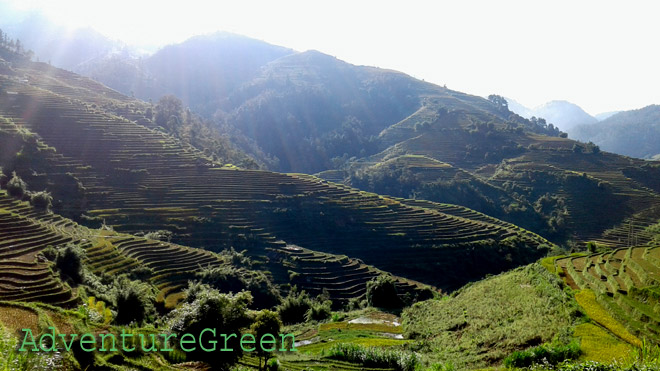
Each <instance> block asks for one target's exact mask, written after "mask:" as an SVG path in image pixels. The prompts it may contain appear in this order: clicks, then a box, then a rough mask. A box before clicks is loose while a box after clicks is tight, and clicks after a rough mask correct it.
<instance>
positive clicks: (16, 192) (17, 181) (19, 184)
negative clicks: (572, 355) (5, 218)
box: [7, 172, 27, 198]
mask: <svg viewBox="0 0 660 371" xmlns="http://www.w3.org/2000/svg"><path fill="white" fill-rule="evenodd" d="M26 192H27V183H25V182H24V181H23V179H21V178H20V177H19V176H18V175H16V172H13V173H12V177H11V179H9V182H8V183H7V193H9V195H10V196H12V197H16V198H21V197H23V195H24V194H25V193H26Z"/></svg>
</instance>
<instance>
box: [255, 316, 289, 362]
mask: <svg viewBox="0 0 660 371" xmlns="http://www.w3.org/2000/svg"><path fill="white" fill-rule="evenodd" d="M281 327H282V322H281V321H280V319H279V317H278V315H277V313H275V312H273V311H270V310H267V309H265V310H262V311H260V312H259V313H258V314H257V317H256V318H255V319H254V323H253V324H252V333H253V334H254V337H255V338H256V339H257V341H258V340H259V339H261V338H262V337H263V336H264V335H267V334H270V335H273V336H274V337H275V339H276V340H277V339H278V336H277V335H278V334H279V333H280V328H281ZM274 346H275V347H277V346H278V344H275V345H274ZM256 353H257V357H259V370H261V369H262V368H261V360H262V359H263V364H264V367H265V366H266V362H268V358H270V355H271V352H267V351H265V350H264V349H262V348H261V347H260V346H257V347H256Z"/></svg>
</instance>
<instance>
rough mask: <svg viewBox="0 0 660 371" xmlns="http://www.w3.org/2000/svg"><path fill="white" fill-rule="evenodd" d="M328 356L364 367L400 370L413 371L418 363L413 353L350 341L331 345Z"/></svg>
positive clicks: (416, 356)
mask: <svg viewBox="0 0 660 371" xmlns="http://www.w3.org/2000/svg"><path fill="white" fill-rule="evenodd" d="M328 358H332V359H337V360H340V361H347V362H352V363H359V364H361V365H363V366H365V367H374V368H375V367H382V368H393V369H395V370H400V371H414V370H415V368H416V367H417V366H418V365H419V364H420V359H419V356H418V355H417V354H415V353H411V352H407V351H403V350H398V349H387V348H377V347H365V346H362V345H358V344H350V343H339V344H335V345H333V346H332V348H330V350H329V353H328Z"/></svg>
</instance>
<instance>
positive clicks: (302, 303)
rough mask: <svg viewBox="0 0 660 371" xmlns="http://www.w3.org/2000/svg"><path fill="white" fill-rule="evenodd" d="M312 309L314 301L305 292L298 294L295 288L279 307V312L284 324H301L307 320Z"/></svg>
mask: <svg viewBox="0 0 660 371" xmlns="http://www.w3.org/2000/svg"><path fill="white" fill-rule="evenodd" d="M311 307H312V300H311V299H310V298H309V295H307V293H306V292H305V290H303V291H300V292H298V290H297V288H296V287H295V286H294V287H293V288H292V289H291V291H289V294H288V295H287V297H286V298H284V299H283V300H282V304H280V305H279V306H278V307H277V312H278V314H279V315H280V319H281V320H282V322H284V324H287V325H289V324H294V323H300V322H303V321H304V320H305V315H306V314H307V311H308V310H309V309H310V308H311Z"/></svg>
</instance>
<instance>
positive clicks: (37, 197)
mask: <svg viewBox="0 0 660 371" xmlns="http://www.w3.org/2000/svg"><path fill="white" fill-rule="evenodd" d="M30 203H31V204H32V206H34V207H35V208H37V209H41V210H48V209H50V207H51V206H53V196H51V194H50V192H47V191H41V192H35V193H32V195H30Z"/></svg>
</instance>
